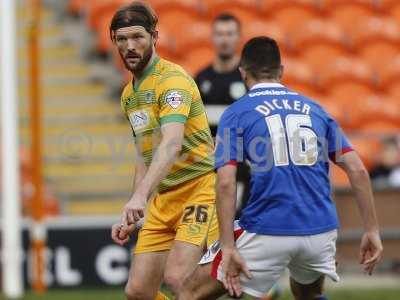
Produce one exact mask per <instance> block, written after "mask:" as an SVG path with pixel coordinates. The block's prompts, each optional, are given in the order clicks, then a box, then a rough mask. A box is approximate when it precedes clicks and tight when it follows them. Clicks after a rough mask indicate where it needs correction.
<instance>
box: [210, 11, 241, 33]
mask: <svg viewBox="0 0 400 300" xmlns="http://www.w3.org/2000/svg"><path fill="white" fill-rule="evenodd" d="M229 21H233V22H235V23H236V24H237V26H238V28H239V30H240V29H241V28H242V23H241V22H240V20H239V19H238V18H237V17H236V16H234V15H232V14H229V13H222V14H219V15H218V16H216V17H215V18H214V20H213V25H215V23H217V22H229Z"/></svg>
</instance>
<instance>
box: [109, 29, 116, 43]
mask: <svg viewBox="0 0 400 300" xmlns="http://www.w3.org/2000/svg"><path fill="white" fill-rule="evenodd" d="M110 38H111V42H112V43H113V44H115V42H116V39H115V31H114V30H111V31H110Z"/></svg>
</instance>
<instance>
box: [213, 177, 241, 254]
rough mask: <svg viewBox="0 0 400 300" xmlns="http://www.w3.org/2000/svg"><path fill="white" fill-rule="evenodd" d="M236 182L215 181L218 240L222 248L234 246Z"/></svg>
mask: <svg viewBox="0 0 400 300" xmlns="http://www.w3.org/2000/svg"><path fill="white" fill-rule="evenodd" d="M235 199H236V183H235V182H234V181H229V180H227V181H225V180H222V179H221V178H220V176H219V180H218V181H217V201H216V205H217V216H218V222H219V230H220V241H221V245H222V247H223V248H225V247H227V248H232V247H234V244H235V240H234V235H233V222H234V220H235V212H236V205H235V202H236V201H235Z"/></svg>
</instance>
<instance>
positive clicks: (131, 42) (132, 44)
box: [128, 39, 136, 50]
mask: <svg viewBox="0 0 400 300" xmlns="http://www.w3.org/2000/svg"><path fill="white" fill-rule="evenodd" d="M135 49H136V43H135V41H134V40H132V39H128V50H135Z"/></svg>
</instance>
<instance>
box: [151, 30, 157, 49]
mask: <svg viewBox="0 0 400 300" xmlns="http://www.w3.org/2000/svg"><path fill="white" fill-rule="evenodd" d="M151 36H152V38H153V45H154V46H155V45H156V44H157V41H158V30H154V31H153V33H152V34H151Z"/></svg>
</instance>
